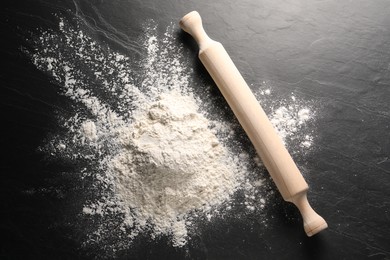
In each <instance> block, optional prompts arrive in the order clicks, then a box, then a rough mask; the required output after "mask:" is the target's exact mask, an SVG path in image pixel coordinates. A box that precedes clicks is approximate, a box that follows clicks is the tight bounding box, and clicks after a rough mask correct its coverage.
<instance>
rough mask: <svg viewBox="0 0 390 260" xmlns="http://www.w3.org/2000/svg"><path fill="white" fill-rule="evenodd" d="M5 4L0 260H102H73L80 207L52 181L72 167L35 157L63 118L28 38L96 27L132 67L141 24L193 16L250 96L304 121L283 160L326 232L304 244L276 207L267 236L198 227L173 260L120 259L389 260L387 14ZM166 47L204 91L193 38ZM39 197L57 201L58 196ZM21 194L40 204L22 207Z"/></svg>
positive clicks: (139, 246) (259, 231)
mask: <svg viewBox="0 0 390 260" xmlns="http://www.w3.org/2000/svg"><path fill="white" fill-rule="evenodd" d="M7 2H9V3H3V8H2V9H1V11H0V12H1V18H0V19H1V20H0V21H1V28H2V37H1V61H2V68H1V72H0V82H1V102H0V104H1V109H0V111H1V119H2V127H1V135H0V140H1V147H2V150H3V152H2V156H1V164H0V165H1V176H2V177H1V178H2V179H1V208H2V213H1V221H0V226H1V234H2V237H3V242H2V244H1V251H0V256H1V258H2V259H17V258H19V259H22V258H23V259H26V258H27V259H56V258H65V259H75V258H90V257H92V258H93V257H97V258H99V257H102V255H100V254H99V253H97V252H98V251H96V252H93V251H85V250H80V244H79V243H80V240H79V238H78V237H77V234H78V232H77V230H76V231H75V230H73V229H72V225H68V224H69V223H68V222H70V221H72V217H70V216H72V215H76V214H78V213H77V212H72V209H75V207H72V206H71V205H73V204H80V203H82V202H80V201H77V199H75V198H77V194H73V193H72V192H71V190H72V189H71V187H72V185H74V180H73V179H72V176H71V175H70V176H69V175H64V174H61V173H63V172H65V171H66V167H71V166H69V165H67V164H62V163H61V162H57V164H53V163H49V162H47V160H46V159H45V158H44V155H43V154H42V153H39V152H38V151H37V147H39V146H40V145H41V144H42V142H43V140H44V139H45V138H46V137H47V135H48V133H50V132H53V131H56V129H57V122H56V118H55V114H54V111H55V110H57V111H58V110H61V109H65V108H66V109H71V105H70V101H69V100H68V99H67V98H66V97H64V96H63V95H60V94H59V93H58V91H57V89H56V87H55V86H53V81H52V80H50V77H49V76H48V75H46V74H44V73H42V72H41V71H39V70H37V69H36V68H35V67H34V66H33V64H31V62H30V60H29V59H28V57H26V54H25V52H24V51H23V48H28V46H29V38H30V37H31V33H32V32H37V31H38V30H43V31H44V30H47V29H49V28H50V29H52V30H56V25H57V24H58V15H59V14H61V15H63V16H67V17H78V18H82V19H84V21H85V22H86V23H95V25H96V23H97V27H98V28H100V29H101V30H100V31H96V33H95V34H94V36H95V37H96V39H97V40H100V41H102V42H105V43H107V44H108V45H109V46H110V47H111V48H112V49H114V50H117V51H119V52H124V53H131V50H130V49H129V46H128V43H129V42H128V40H129V39H135V38H137V37H140V34H141V33H142V30H141V27H142V23H143V22H144V21H145V20H147V19H154V20H155V21H156V22H157V23H158V24H161V26H162V27H164V26H167V25H168V24H170V23H171V22H174V23H177V22H178V20H179V19H180V18H181V17H182V16H183V15H184V14H186V13H188V12H189V11H192V10H197V11H199V12H200V14H201V15H202V17H203V19H204V27H205V28H206V30H207V32H208V33H209V35H210V36H211V37H212V38H213V39H216V40H218V41H220V42H222V43H223V45H224V46H225V48H226V49H227V51H228V52H229V53H230V55H231V57H232V59H233V60H234V61H235V63H236V65H237V67H238V68H239V70H240V71H241V72H242V74H243V76H244V78H245V79H246V80H247V81H248V83H249V84H252V83H253V84H255V83H258V82H263V81H266V82H268V83H267V84H269V85H270V86H272V90H273V91H274V92H275V93H276V94H277V95H280V96H281V97H283V96H286V97H287V96H289V95H290V94H291V93H292V92H294V93H295V94H296V95H298V96H299V97H300V98H302V99H303V100H307V101H308V102H311V103H312V104H314V106H315V107H316V111H317V114H316V117H315V118H316V119H315V122H314V123H313V129H315V130H316V132H315V141H314V144H313V145H314V148H313V150H312V151H311V152H310V153H308V154H306V155H305V156H300V155H299V154H296V155H294V156H295V157H296V158H295V159H296V160H297V162H298V164H299V165H301V166H302V165H303V166H304V167H305V172H306V174H305V178H306V180H307V182H308V183H309V185H310V192H309V198H310V201H311V202H312V205H313V207H314V208H316V209H317V210H318V212H319V213H320V214H321V215H322V216H323V217H324V218H325V219H326V220H327V222H328V224H329V229H327V230H326V231H324V232H322V233H320V234H319V235H316V236H314V237H312V238H307V237H306V236H305V234H304V232H303V229H302V227H301V225H302V223H301V220H300V217H299V213H298V212H297V210H296V209H295V208H294V207H293V206H291V205H290V204H288V203H284V202H282V200H281V198H280V196H279V195H278V194H275V196H274V197H273V200H274V201H275V203H270V204H269V205H268V206H267V207H266V209H265V211H266V212H265V214H267V215H268V216H272V217H270V218H269V219H268V225H267V227H264V226H262V225H261V224H260V223H259V222H260V221H259V220H258V219H256V216H253V215H252V216H250V217H248V218H242V217H241V218H240V219H235V218H234V217H231V218H228V219H227V220H219V221H216V222H215V223H213V224H212V225H207V224H205V225H204V226H203V227H202V232H201V235H199V236H197V237H196V238H194V239H193V242H191V243H189V245H188V246H187V247H185V248H172V247H170V246H168V245H167V241H166V240H164V239H160V240H157V241H150V240H148V239H146V238H144V239H140V240H139V241H138V242H137V243H136V244H135V245H134V247H133V248H130V249H129V250H128V251H126V252H123V253H121V254H120V257H122V258H131V259H176V258H177V259H182V258H189V259H259V258H260V259H368V258H369V259H390V247H389V245H390V239H389V235H390V213H389V209H390V159H389V157H390V131H389V124H390V102H389V98H390V15H389V14H390V2H389V1H385V0H378V1H311V2H310V1H281V0H278V1H249V0H245V1H240V2H237V1H224V2H218V3H214V2H210V1H170V0H169V1H163V2H160V1H150V0H146V1H84V0H74V1H43V0H40V1H7ZM99 21H100V22H101V21H108V24H110V25H111V27H108V26H107V24H103V23H102V24H99ZM177 36H178V44H179V43H184V46H185V47H186V48H188V49H189V52H190V53H192V55H193V59H194V66H196V69H197V71H198V76H199V80H206V81H208V82H209V83H210V84H212V82H211V80H210V78H209V77H207V75H205V70H204V69H203V68H202V66H201V64H200V63H199V62H197V61H196V50H197V46H196V45H195V43H194V42H193V40H192V38H191V37H190V36H188V35H186V34H184V33H180V32H179V31H178V32H177ZM195 80H196V77H195ZM254 86H256V85H252V87H254ZM215 95H219V93H218V92H215ZM265 109H267V108H265ZM50 187H61V190H62V191H63V196H60V197H59V196H58V194H57V195H56V196H54V195H53V194H51V192H50ZM31 189H41V190H42V189H47V190H48V191H47V192H45V193H41V194H35V195H34V194H28V192H26V191H29V190H31ZM67 191H69V192H67ZM64 216H67V217H64Z"/></svg>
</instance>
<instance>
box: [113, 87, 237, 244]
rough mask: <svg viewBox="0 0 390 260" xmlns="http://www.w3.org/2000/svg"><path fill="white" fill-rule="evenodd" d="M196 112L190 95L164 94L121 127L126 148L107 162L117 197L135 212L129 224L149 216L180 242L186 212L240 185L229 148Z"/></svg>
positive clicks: (201, 207) (218, 201)
mask: <svg viewBox="0 0 390 260" xmlns="http://www.w3.org/2000/svg"><path fill="white" fill-rule="evenodd" d="M196 111H197V105H196V104H195V102H194V100H193V98H192V97H190V96H182V95H180V94H178V93H175V92H173V93H169V94H163V95H161V96H160V97H159V100H157V101H156V102H153V103H152V104H150V105H149V107H148V109H146V111H145V112H144V113H143V114H140V115H139V116H138V117H137V118H136V120H135V122H134V124H132V125H131V126H130V127H123V128H122V129H120V137H119V139H120V140H123V150H122V151H121V152H119V154H118V156H116V157H115V158H113V160H112V161H111V162H110V164H109V165H110V167H109V168H110V169H111V170H112V171H113V173H114V174H116V175H117V179H118V181H117V184H116V189H117V194H118V195H119V198H120V199H121V201H123V202H124V203H125V205H126V207H129V208H131V209H132V211H133V212H130V211H128V214H127V216H126V218H127V219H128V220H127V222H128V223H136V225H139V226H143V225H146V222H143V223H140V222H137V220H138V219H143V220H148V221H149V222H150V223H152V226H151V227H152V228H153V229H154V231H155V232H156V233H157V234H158V233H172V234H173V236H174V239H173V242H174V244H175V245H177V246H179V245H182V244H183V243H184V241H185V237H186V236H187V233H186V232H182V231H180V230H183V228H179V227H178V225H185V224H184V223H185V216H186V214H188V213H189V212H190V211H192V210H195V209H197V210H207V209H210V208H211V207H213V206H217V205H219V204H221V203H222V202H223V201H225V200H227V199H228V198H229V196H230V195H231V194H232V193H233V192H234V191H235V189H236V188H237V186H238V182H237V181H236V178H235V176H234V169H232V168H231V167H230V168H229V166H228V163H227V159H228V158H227V152H226V149H225V148H223V147H222V146H221V144H220V143H219V141H218V139H217V137H216V136H215V135H214V134H213V133H212V132H211V130H210V129H209V128H208V121H207V119H206V118H204V117H203V116H202V115H201V114H199V113H197V112H196ZM178 222H181V223H178ZM184 230H185V229H184ZM175 231H178V232H175Z"/></svg>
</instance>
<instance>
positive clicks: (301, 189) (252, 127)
mask: <svg viewBox="0 0 390 260" xmlns="http://www.w3.org/2000/svg"><path fill="white" fill-rule="evenodd" d="M180 27H181V28H182V29H183V30H184V31H186V32H187V33H189V34H190V35H192V36H193V37H194V39H195V41H196V42H197V43H198V45H199V58H200V60H201V61H202V63H203V65H204V66H205V68H206V69H207V71H208V72H209V73H210V75H211V77H212V78H213V80H214V81H215V83H216V85H217V86H218V88H219V89H220V91H221V93H222V95H223V96H224V98H225V99H226V101H227V103H228V104H229V106H230V107H231V109H232V110H233V112H234V114H235V116H236V117H237V119H238V121H239V122H240V124H241V126H242V127H243V129H244V130H245V132H246V134H247V135H248V137H249V139H250V140H251V142H252V144H253V146H254V147H255V149H256V152H257V153H258V154H259V156H260V158H261V159H262V161H263V163H264V165H265V166H266V168H267V170H268V172H269V173H270V175H271V177H272V179H273V181H274V182H275V184H276V186H277V188H278V190H279V191H280V193H281V195H282V197H283V199H284V200H286V201H289V202H292V203H294V204H295V205H296V206H297V207H298V209H299V210H300V212H301V214H302V217H303V222H304V228H305V231H306V234H307V235H308V236H312V235H314V234H316V233H318V232H319V231H321V230H323V229H325V228H326V227H327V224H326V222H325V220H324V219H323V218H322V217H321V216H319V215H318V214H317V213H315V211H314V210H313V209H312V208H311V207H310V205H309V203H308V201H307V198H306V193H307V190H308V185H307V183H306V181H305V180H304V178H303V176H302V174H301V173H300V171H299V170H298V168H297V166H296V164H295V163H294V161H293V159H292V158H291V156H290V154H289V153H288V151H287V149H286V148H285V146H284V144H283V141H282V140H281V138H280V137H279V136H278V134H277V132H276V130H275V129H274V127H273V126H272V124H271V122H270V121H269V119H268V117H267V115H266V114H265V112H264V110H263V109H262V107H261V106H260V104H259V102H258V101H257V100H256V98H255V96H254V95H253V93H252V91H251V90H250V88H249V87H248V85H247V84H246V82H245V80H244V79H243V77H242V76H241V74H240V72H239V71H238V69H237V68H236V66H235V65H234V63H233V61H232V60H231V58H230V57H229V55H228V53H227V52H226V50H225V48H224V47H223V46H222V44H221V43H219V42H216V41H214V40H212V39H210V38H209V37H208V36H207V34H206V32H205V31H204V29H203V25H202V20H201V17H200V15H199V13H198V12H196V11H193V12H191V13H189V14H187V15H185V16H184V17H183V18H182V19H181V21H180Z"/></svg>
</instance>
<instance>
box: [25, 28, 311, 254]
mask: <svg viewBox="0 0 390 260" xmlns="http://www.w3.org/2000/svg"><path fill="white" fill-rule="evenodd" d="M59 28H60V33H53V32H50V31H45V32H42V34H41V36H40V37H39V38H37V39H36V40H35V41H34V45H35V50H34V52H33V53H30V55H31V58H32V61H33V63H34V64H35V65H36V66H37V68H39V69H40V70H42V71H46V72H48V73H49V74H51V76H52V77H53V79H54V80H55V82H54V84H56V85H59V86H60V88H61V91H62V93H63V94H64V95H65V96H68V97H69V98H70V99H71V100H72V101H73V102H74V104H75V105H74V108H75V111H67V113H65V114H62V115H59V116H58V120H59V123H60V125H61V126H62V127H63V128H64V129H65V132H66V133H65V134H62V135H60V134H57V135H56V134H54V135H53V136H52V137H51V138H50V139H48V140H47V143H46V144H45V145H44V146H43V147H42V148H41V150H42V151H44V152H45V153H47V154H49V155H51V156H52V157H54V158H59V159H62V160H70V161H72V162H73V163H74V164H75V165H78V164H79V163H80V162H86V163H83V165H86V166H85V167H83V168H82V169H80V170H79V174H80V178H81V179H83V180H84V179H91V180H92V184H91V185H90V186H89V188H88V187H87V188H86V189H87V190H88V191H91V193H92V194H93V195H92V196H90V197H89V198H88V199H86V200H85V201H84V203H83V204H84V207H83V209H82V210H81V212H80V219H81V220H83V221H85V219H87V221H89V222H88V223H89V227H88V229H85V228H84V229H85V231H83V232H85V234H84V241H83V245H84V246H86V247H88V246H95V245H97V246H98V247H101V248H104V250H106V251H112V252H113V253H115V252H117V251H118V250H121V249H126V248H128V247H129V246H131V243H132V241H133V240H134V239H136V238H137V236H138V235H139V234H141V233H145V232H146V233H147V234H150V236H151V237H152V238H156V237H159V236H161V235H163V236H170V237H171V238H172V239H171V240H172V245H173V246H184V245H185V244H186V243H187V242H188V239H190V238H191V234H190V233H189V230H194V229H193V228H191V227H193V226H194V225H196V221H197V219H202V218H206V219H208V220H210V221H211V220H212V219H213V218H215V217H218V216H220V215H221V214H222V215H223V214H228V213H229V211H230V210H231V209H232V208H234V207H239V206H240V205H244V206H245V209H246V210H248V211H249V212H256V211H261V210H263V208H264V207H265V204H266V194H264V192H262V186H263V185H264V180H263V179H262V177H261V176H263V175H262V173H263V172H264V168H263V167H262V164H261V161H260V160H259V159H258V158H257V156H256V155H255V154H252V155H249V154H248V149H247V147H245V144H242V143H239V142H237V140H236V139H237V138H236V137H237V134H239V130H237V129H240V127H239V126H238V125H237V122H235V121H234V122H233V123H231V122H227V121H226V120H225V119H223V118H222V117H221V118H217V119H216V117H215V116H214V117H213V116H211V117H210V116H209V115H210V114H211V113H213V111H215V109H220V108H219V107H218V106H215V105H214V103H213V102H214V101H213V98H214V97H213V95H212V94H211V93H210V92H207V91H206V89H207V88H206V87H205V86H199V85H193V83H192V81H191V77H192V73H193V72H192V69H191V65H190V64H191V62H190V61H187V60H185V59H184V57H185V53H184V50H183V48H182V47H181V46H179V47H178V46H177V43H176V42H175V37H174V31H175V29H176V28H175V26H169V27H168V28H167V30H166V33H165V34H164V35H163V36H160V35H159V34H158V33H157V27H156V25H155V24H154V23H153V22H150V23H148V24H146V25H145V37H143V38H142V39H140V40H139V41H140V42H141V43H142V46H143V48H144V50H143V52H144V53H145V57H144V58H143V63H142V64H141V65H140V66H139V68H138V69H134V66H135V64H136V63H135V61H134V60H132V59H131V58H129V57H128V56H126V55H124V54H120V53H117V52H114V51H113V50H111V49H110V48H108V47H107V46H105V45H101V44H99V43H98V42H96V41H94V40H93V39H92V38H90V37H89V36H87V35H88V34H87V33H85V32H83V30H82V29H80V28H78V27H77V28H75V27H72V26H70V25H69V24H68V23H67V22H66V21H64V20H61V21H60V24H59ZM196 88H197V89H199V88H203V89H205V92H204V93H202V94H201V95H199V94H198V95H195V91H194V89H196ZM259 91H261V92H259V93H257V94H260V96H264V95H265V96H266V98H269V97H271V96H272V91H271V89H269V88H267V89H260V90H259ZM300 104H301V102H299V101H298V100H297V98H296V97H295V96H292V99H291V100H289V101H288V102H287V101H283V102H281V104H280V106H278V107H275V108H274V109H273V114H272V115H271V116H270V119H271V122H272V123H273V124H274V125H275V126H276V127H277V129H278V131H279V133H280V134H281V136H282V138H283V139H284V140H289V139H292V138H299V142H300V146H301V148H302V149H305V148H308V147H310V146H311V145H312V141H313V137H312V135H310V134H307V133H306V134H304V135H298V136H297V133H298V132H300V131H301V130H302V128H303V127H304V125H305V122H306V121H308V120H310V119H311V118H312V115H313V114H312V112H311V110H310V108H308V107H306V106H302V105H300ZM211 118H213V119H211ZM232 121H233V120H232ZM237 132H238V133H237ZM231 146H232V147H233V146H234V149H233V148H230V147H231ZM236 191H242V192H243V194H244V198H242V199H241V200H240V201H237V200H234V199H233V198H234V194H235V192H236ZM224 212H225V213H224ZM96 218H98V219H96ZM118 218H119V220H118ZM114 219H115V220H114ZM80 223H83V222H82V221H80ZM80 225H82V224H80ZM76 226H77V225H76ZM103 245H104V246H103Z"/></svg>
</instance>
